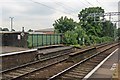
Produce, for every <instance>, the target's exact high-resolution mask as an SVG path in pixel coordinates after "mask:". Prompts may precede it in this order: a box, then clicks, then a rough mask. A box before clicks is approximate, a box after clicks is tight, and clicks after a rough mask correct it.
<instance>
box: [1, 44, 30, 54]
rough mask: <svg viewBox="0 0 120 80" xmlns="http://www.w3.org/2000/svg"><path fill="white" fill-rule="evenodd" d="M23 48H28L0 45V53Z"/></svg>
mask: <svg viewBox="0 0 120 80" xmlns="http://www.w3.org/2000/svg"><path fill="white" fill-rule="evenodd" d="M24 50H28V48H22V47H10V46H0V53H9V52H18V51H24Z"/></svg>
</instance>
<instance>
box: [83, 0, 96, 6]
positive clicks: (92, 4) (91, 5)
mask: <svg viewBox="0 0 120 80" xmlns="http://www.w3.org/2000/svg"><path fill="white" fill-rule="evenodd" d="M85 1H86V2H87V3H88V4H89V5H91V6H94V5H93V4H91V3H90V2H89V1H87V0H85Z"/></svg>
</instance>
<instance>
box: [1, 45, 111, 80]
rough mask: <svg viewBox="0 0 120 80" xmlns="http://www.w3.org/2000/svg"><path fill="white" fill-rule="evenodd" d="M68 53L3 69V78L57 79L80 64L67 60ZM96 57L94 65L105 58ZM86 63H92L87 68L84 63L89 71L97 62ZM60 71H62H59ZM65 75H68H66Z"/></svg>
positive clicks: (92, 60)
mask: <svg viewBox="0 0 120 80" xmlns="http://www.w3.org/2000/svg"><path fill="white" fill-rule="evenodd" d="M107 48H110V47H107ZM107 48H106V49H107ZM106 49H104V50H106ZM103 52H104V51H103ZM68 53H71V52H68ZM68 53H66V54H63V55H60V56H56V57H54V58H51V59H47V60H44V61H40V60H39V61H36V62H32V63H28V64H25V65H23V66H21V67H18V68H15V69H11V70H7V71H3V72H2V78H3V79H21V78H22V79H24V78H32V79H33V78H40V79H48V78H49V79H54V78H55V79H56V78H57V79H61V77H62V76H63V73H66V72H68V71H69V68H68V67H70V66H72V65H73V66H74V65H76V64H78V63H69V62H66V61H67V59H68V57H69V56H68ZM100 53H101V52H100ZM96 55H98V53H97V54H95V55H92V56H90V57H89V58H92V57H93V56H96ZM107 55H108V54H106V56H107ZM102 57H103V56H102ZM87 59H88V58H87ZM87 59H85V60H82V62H85V61H86V60H87ZM96 59H97V61H95V60H94V59H90V61H91V62H92V64H93V65H94V63H99V61H101V60H103V58H101V57H99V58H98V57H97V58H96ZM94 61H95V62H94ZM86 64H87V65H91V67H90V66H89V67H88V68H85V65H83V68H85V70H86V71H88V72H89V71H90V70H91V69H92V68H93V67H94V66H96V64H95V65H94V66H92V64H89V62H87V63H86ZM67 69H68V70H67ZM70 69H71V68H70ZM83 70H84V69H83ZM58 72H60V73H58ZM57 73H58V74H59V75H58V74H57ZM71 73H73V72H71ZM85 73H86V72H85ZM56 74H57V75H56ZM61 74H62V75H61ZM75 74H77V73H74V75H75ZM53 75H54V76H53ZM67 75H68V74H67ZM70 75H71V74H70ZM64 77H66V76H64ZM66 78H69V77H66ZM66 78H65V79H66Z"/></svg>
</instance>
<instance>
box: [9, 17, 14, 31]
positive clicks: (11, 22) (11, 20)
mask: <svg viewBox="0 0 120 80" xmlns="http://www.w3.org/2000/svg"><path fill="white" fill-rule="evenodd" d="M9 18H10V24H11V32H12V29H13V18H14V17H9Z"/></svg>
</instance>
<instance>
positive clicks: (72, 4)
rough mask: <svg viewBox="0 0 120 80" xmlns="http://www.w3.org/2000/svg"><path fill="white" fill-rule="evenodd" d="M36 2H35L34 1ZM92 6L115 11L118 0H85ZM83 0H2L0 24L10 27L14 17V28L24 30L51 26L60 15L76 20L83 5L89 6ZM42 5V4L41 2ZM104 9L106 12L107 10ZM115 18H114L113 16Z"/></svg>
mask: <svg viewBox="0 0 120 80" xmlns="http://www.w3.org/2000/svg"><path fill="white" fill-rule="evenodd" d="M34 1H35V2H38V3H35V2H34ZM87 1H89V3H91V4H92V5H94V6H102V7H103V8H105V10H106V9H107V10H109V11H117V10H118V6H117V2H118V1H119V0H109V1H108V0H98V2H99V3H98V2H97V0H87ZM87 1H85V0H4V1H1V3H0V5H2V6H3V8H2V16H0V17H2V18H1V19H2V23H0V26H3V27H8V28H10V27H9V26H10V19H9V17H10V16H12V17H14V29H15V30H21V27H23V26H24V27H25V29H26V30H28V29H29V28H30V29H40V28H48V27H53V26H52V24H53V23H54V21H55V20H57V19H58V18H60V17H61V16H68V17H69V18H73V19H74V20H75V21H78V17H77V16H78V13H79V12H80V11H81V10H82V9H84V8H85V7H91V6H92V5H90V4H89V3H88V2H87ZM41 3H42V4H43V5H42V4H41ZM107 10H106V12H108V11H107ZM115 19H116V18H115Z"/></svg>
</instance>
